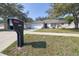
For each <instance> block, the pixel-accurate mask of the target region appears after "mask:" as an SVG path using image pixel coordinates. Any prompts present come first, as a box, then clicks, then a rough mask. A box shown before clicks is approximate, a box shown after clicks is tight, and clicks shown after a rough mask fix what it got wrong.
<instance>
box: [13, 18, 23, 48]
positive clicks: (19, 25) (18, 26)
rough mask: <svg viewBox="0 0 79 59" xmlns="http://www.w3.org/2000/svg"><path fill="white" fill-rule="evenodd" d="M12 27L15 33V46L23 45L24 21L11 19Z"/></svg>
mask: <svg viewBox="0 0 79 59" xmlns="http://www.w3.org/2000/svg"><path fill="white" fill-rule="evenodd" d="M12 23H13V29H14V30H15V31H16V33H17V46H18V47H22V46H23V45H24V37H23V30H24V23H23V21H21V20H18V19H12Z"/></svg>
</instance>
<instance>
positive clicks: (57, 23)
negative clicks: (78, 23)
mask: <svg viewBox="0 0 79 59" xmlns="http://www.w3.org/2000/svg"><path fill="white" fill-rule="evenodd" d="M44 23H47V26H48V27H49V28H75V25H74V22H72V23H71V24H68V23H67V22H66V21H65V20H63V19H60V20H55V19H48V20H43V21H35V22H31V23H27V24H25V26H24V27H25V28H29V29H33V28H43V25H44Z"/></svg>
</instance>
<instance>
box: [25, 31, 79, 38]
mask: <svg viewBox="0 0 79 59" xmlns="http://www.w3.org/2000/svg"><path fill="white" fill-rule="evenodd" d="M25 33H26V34H36V35H55V36H71V37H79V34H71V33H47V32H25Z"/></svg>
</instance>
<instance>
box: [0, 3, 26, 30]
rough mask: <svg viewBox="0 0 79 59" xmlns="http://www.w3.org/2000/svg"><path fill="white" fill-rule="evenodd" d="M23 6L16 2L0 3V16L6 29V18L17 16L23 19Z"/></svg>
mask: <svg viewBox="0 0 79 59" xmlns="http://www.w3.org/2000/svg"><path fill="white" fill-rule="evenodd" d="M22 10H23V6H22V5H21V4H17V3H1V4H0V17H2V18H3V19H4V26H5V29H7V23H6V22H7V18H8V17H17V18H19V19H21V20H25V19H26V18H27V15H26V14H25V13H23V12H22Z"/></svg>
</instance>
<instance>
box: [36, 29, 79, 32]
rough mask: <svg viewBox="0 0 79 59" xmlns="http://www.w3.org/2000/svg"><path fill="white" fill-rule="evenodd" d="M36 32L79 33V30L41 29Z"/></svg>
mask: <svg viewBox="0 0 79 59" xmlns="http://www.w3.org/2000/svg"><path fill="white" fill-rule="evenodd" d="M36 32H56V33H79V29H40V30H37V31H36Z"/></svg>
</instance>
